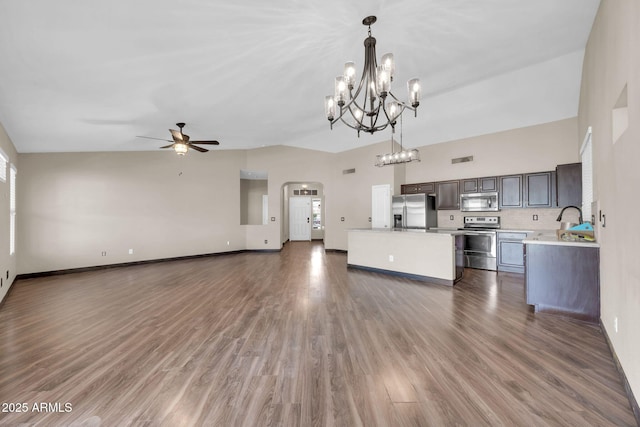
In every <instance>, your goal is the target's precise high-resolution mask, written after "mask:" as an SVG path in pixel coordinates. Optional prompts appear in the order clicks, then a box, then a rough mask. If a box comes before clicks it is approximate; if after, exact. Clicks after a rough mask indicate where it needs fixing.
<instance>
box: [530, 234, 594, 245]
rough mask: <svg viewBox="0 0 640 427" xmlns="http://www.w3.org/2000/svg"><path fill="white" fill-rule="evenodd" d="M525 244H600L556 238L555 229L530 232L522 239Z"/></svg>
mask: <svg viewBox="0 0 640 427" xmlns="http://www.w3.org/2000/svg"><path fill="white" fill-rule="evenodd" d="M522 242H523V243H524V244H525V245H558V246H578V247H588V248H599V247H600V244H599V243H597V242H588V241H577V242H570V241H565V240H560V239H558V236H557V234H556V231H555V230H552V231H551V232H547V231H545V232H537V233H534V234H531V235H530V236H529V237H528V238H526V239H524V240H523V241H522Z"/></svg>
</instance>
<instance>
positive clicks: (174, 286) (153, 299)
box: [0, 242, 636, 426]
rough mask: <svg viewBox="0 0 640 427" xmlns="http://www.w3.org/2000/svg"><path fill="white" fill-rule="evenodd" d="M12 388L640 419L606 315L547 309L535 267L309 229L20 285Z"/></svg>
mask: <svg viewBox="0 0 640 427" xmlns="http://www.w3.org/2000/svg"><path fill="white" fill-rule="evenodd" d="M0 402H12V403H21V402H24V403H27V404H28V405H29V412H27V413H13V414H11V413H0V424H1V425H17V424H21V423H25V424H26V425H31V424H34V425H46V426H50V425H76V426H79V425H86V426H89V425H91V426H97V425H100V424H101V425H103V426H116V425H117V426H122V425H148V426H156V425H169V426H183V425H184V426H188V425H203V426H262V425H278V426H280V425H282V426H333V425H336V426H378V425H380V426H449V425H468V426H483V425H490V426H499V425H505V426H565V425H572V426H585V425H588V426H608V425H615V426H623V425H636V424H635V420H634V418H633V414H632V412H631V409H630V407H629V403H628V401H627V398H626V396H625V394H624V391H623V387H622V384H621V381H620V379H619V377H618V373H617V371H616V369H615V367H614V363H613V360H612V356H611V354H610V352H609V350H608V348H607V345H606V343H605V339H604V337H603V334H602V332H601V331H600V329H599V327H597V326H594V325H589V324H585V323H581V322H577V321H572V320H567V319H562V318H558V317H554V316H550V315H534V314H533V313H531V312H530V311H529V309H528V307H527V306H526V305H525V303H524V285H523V278H522V276H520V275H513V274H500V275H496V274H495V273H491V272H485V271H479V270H467V271H466V272H465V278H464V279H463V281H461V282H460V283H459V284H458V285H456V287H454V288H448V287H445V286H439V285H431V284H425V283H420V282H415V281H411V280H408V279H404V278H399V277H394V276H388V275H383V274H378V273H372V272H366V271H360V270H352V269H347V268H346V255H345V254H343V253H325V252H324V249H323V246H322V245H321V244H318V243H308V242H293V243H288V244H287V245H285V248H284V249H283V251H282V252H280V253H243V254H233V255H224V256H216V257H208V258H200V259H192V260H182V261H172V262H166V263H158V264H147V265H139V266H132V267H124V268H114V269H108V270H101V271H93V272H84V273H75V274H69V275H61V276H53V277H45V278H36V279H28V280H20V281H18V282H16V283H15V284H14V289H13V290H12V291H11V293H10V294H9V296H8V298H7V300H6V302H5V304H4V306H3V307H2V308H1V309H0ZM38 402H51V403H55V402H58V403H60V404H62V405H64V403H70V404H71V405H72V411H71V412H68V413H59V412H54V413H38V412H32V411H31V409H32V405H33V404H34V403H38Z"/></svg>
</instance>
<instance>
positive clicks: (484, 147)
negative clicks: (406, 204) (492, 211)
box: [405, 118, 580, 230]
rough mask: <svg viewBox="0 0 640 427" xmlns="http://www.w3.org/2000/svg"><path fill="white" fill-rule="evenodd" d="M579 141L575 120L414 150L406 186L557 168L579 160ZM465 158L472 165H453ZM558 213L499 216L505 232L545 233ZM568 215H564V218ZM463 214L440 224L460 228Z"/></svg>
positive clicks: (444, 215) (447, 214) (442, 216)
mask: <svg viewBox="0 0 640 427" xmlns="http://www.w3.org/2000/svg"><path fill="white" fill-rule="evenodd" d="M577 138H578V125H577V118H571V119H566V120H560V121H557V122H551V123H545V124H542V125H536V126H529V127H525V128H520V129H513V130H509V131H504V132H499V133H495V134H490V135H480V136H477V137H474V138H466V139H461V140H458V141H451V142H446V143H442V144H435V145H427V146H423V147H418V149H419V150H420V157H421V161H420V162H414V163H409V164H407V165H406V166H405V175H406V183H417V182H431V181H446V180H449V179H461V178H475V177H483V176H496V175H508V174H514V173H517V174H520V173H527V172H544V171H551V170H555V168H556V166H557V165H559V164H564V163H575V162H579V161H580V154H579V150H578V149H577V148H576V141H577ZM466 156H473V161H472V162H467V163H456V164H452V163H451V159H454V158H458V157H466ZM559 213H560V209H554V208H548V209H503V210H502V211H500V213H499V214H498V215H500V220H501V223H502V227H503V228H517V229H527V230H548V229H555V228H558V223H557V222H556V217H557V216H558V214H559ZM570 214H571V213H570V212H567V217H569V215H570ZM464 215H465V213H464V212H461V211H440V212H439V213H438V226H439V227H452V228H458V227H462V226H463V225H464V224H463V217H464ZM534 215H536V216H537V218H538V219H537V220H534V219H533V218H534ZM451 217H453V218H451Z"/></svg>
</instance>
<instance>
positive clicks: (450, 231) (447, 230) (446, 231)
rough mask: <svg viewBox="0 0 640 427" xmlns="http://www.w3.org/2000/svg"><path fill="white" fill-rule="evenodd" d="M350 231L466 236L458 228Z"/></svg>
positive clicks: (357, 229)
mask: <svg viewBox="0 0 640 427" xmlns="http://www.w3.org/2000/svg"><path fill="white" fill-rule="evenodd" d="M348 231H364V232H367V231H368V232H374V233H422V234H429V233H431V234H434V233H439V234H451V235H458V234H464V231H461V230H458V229H457V228H431V229H429V230H425V229H423V228H350V229H349V230H348Z"/></svg>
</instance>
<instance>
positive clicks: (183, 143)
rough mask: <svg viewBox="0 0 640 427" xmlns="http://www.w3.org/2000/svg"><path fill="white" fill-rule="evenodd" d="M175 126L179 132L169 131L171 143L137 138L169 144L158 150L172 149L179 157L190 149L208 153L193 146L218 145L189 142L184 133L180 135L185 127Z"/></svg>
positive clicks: (149, 137) (216, 142) (160, 139)
mask: <svg viewBox="0 0 640 427" xmlns="http://www.w3.org/2000/svg"><path fill="white" fill-rule="evenodd" d="M176 126H178V127H179V128H180V130H174V129H169V132H171V136H172V137H173V141H171V140H170V139H162V138H153V137H151V136H138V138H147V139H157V140H159V141H167V142H171V144H169V145H165V146H164V147H160V148H173V150H174V151H175V152H176V153H178V154H179V155H181V156H184V155H185V154H187V150H188V149H190V148H191V149H192V150H196V151H199V152H201V153H206V152H207V151H209V150H207V149H206V148H202V147H198V146H197V145H194V144H208V145H220V143H219V142H218V141H191V140H190V139H189V135H185V134H184V133H182V128H183V127H184V126H185V124H184V123H176Z"/></svg>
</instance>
